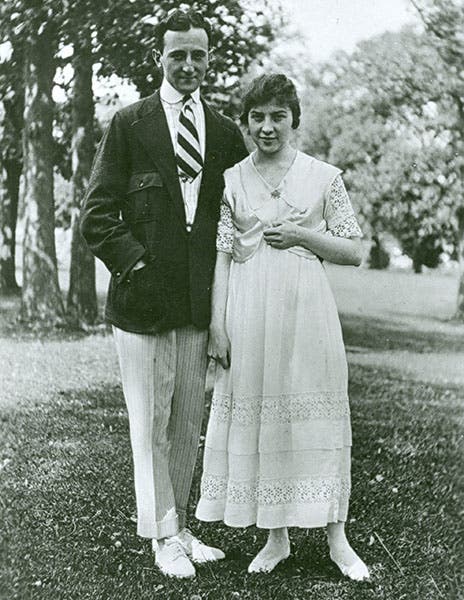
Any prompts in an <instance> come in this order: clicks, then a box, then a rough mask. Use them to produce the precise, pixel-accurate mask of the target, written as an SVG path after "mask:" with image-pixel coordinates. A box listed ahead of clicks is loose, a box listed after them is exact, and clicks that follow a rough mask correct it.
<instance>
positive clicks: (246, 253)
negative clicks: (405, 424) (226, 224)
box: [232, 239, 318, 263]
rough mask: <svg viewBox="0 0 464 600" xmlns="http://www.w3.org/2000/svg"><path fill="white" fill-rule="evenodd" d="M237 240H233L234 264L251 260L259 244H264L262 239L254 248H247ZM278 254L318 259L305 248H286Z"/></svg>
mask: <svg viewBox="0 0 464 600" xmlns="http://www.w3.org/2000/svg"><path fill="white" fill-rule="evenodd" d="M237 241H238V240H235V243H234V249H233V253H232V258H233V260H234V262H238V263H244V262H246V261H247V260H249V259H250V258H252V257H253V256H254V255H255V253H256V251H257V250H258V248H259V246H260V245H261V244H265V243H266V242H265V241H264V239H261V240H260V241H259V243H258V244H256V245H255V246H247V245H243V244H240V242H239V241H238V243H237ZM279 252H291V253H292V254H296V255H297V256H301V257H302V258H306V259H308V260H316V259H317V258H318V257H317V256H316V255H315V254H314V252H311V250H308V249H307V248H303V246H292V247H291V248H287V249H286V250H279Z"/></svg>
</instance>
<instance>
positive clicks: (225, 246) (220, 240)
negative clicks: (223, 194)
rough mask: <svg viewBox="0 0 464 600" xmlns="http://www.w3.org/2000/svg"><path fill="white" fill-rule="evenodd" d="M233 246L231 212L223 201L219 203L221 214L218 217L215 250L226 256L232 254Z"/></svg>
mask: <svg viewBox="0 0 464 600" xmlns="http://www.w3.org/2000/svg"><path fill="white" fill-rule="evenodd" d="M233 245H234V224H233V221H232V211H231V210H230V207H229V206H228V205H227V204H226V203H225V202H224V200H223V201H222V202H221V214H220V217H219V223H218V230H217V237H216V250H217V251H218V252H227V254H232V248H233Z"/></svg>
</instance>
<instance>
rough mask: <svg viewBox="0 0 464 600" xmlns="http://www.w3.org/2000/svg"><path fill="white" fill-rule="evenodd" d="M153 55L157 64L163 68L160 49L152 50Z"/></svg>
mask: <svg viewBox="0 0 464 600" xmlns="http://www.w3.org/2000/svg"><path fill="white" fill-rule="evenodd" d="M151 57H152V59H153V60H154V62H155V65H156V66H157V67H160V68H161V52H160V51H159V50H152V51H151Z"/></svg>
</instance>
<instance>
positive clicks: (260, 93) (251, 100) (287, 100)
mask: <svg viewBox="0 0 464 600" xmlns="http://www.w3.org/2000/svg"><path fill="white" fill-rule="evenodd" d="M271 101H274V102H275V103H276V104H278V105H279V106H288V108H289V109H290V110H291V112H292V128H293V129H296V128H297V127H298V125H299V124H300V116H301V108H300V101H299V99H298V94H297V92H296V88H295V86H294V84H293V82H292V81H291V80H290V79H289V78H288V77H287V76H286V75H284V74H283V73H272V74H269V75H260V76H259V77H256V78H255V79H253V81H252V82H251V83H250V85H249V86H248V89H247V90H246V92H245V94H244V96H243V98H242V106H243V108H242V114H241V115H240V121H241V122H242V123H243V125H247V124H248V113H249V112H250V110H251V109H252V108H255V107H256V106H261V105H263V104H267V103H269V102H271Z"/></svg>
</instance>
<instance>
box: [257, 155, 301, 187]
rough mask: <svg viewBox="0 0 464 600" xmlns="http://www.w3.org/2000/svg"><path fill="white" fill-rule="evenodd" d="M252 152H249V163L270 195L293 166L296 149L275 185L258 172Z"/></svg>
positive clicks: (282, 181) (280, 184) (279, 185)
mask: <svg viewBox="0 0 464 600" xmlns="http://www.w3.org/2000/svg"><path fill="white" fill-rule="evenodd" d="M253 154H254V153H252V154H250V161H251V165H252V167H253V169H254V171H255V172H256V173H257V175H258V177H259V178H260V179H261V181H262V182H263V184H264V185H265V186H266V187H267V189H268V190H269V192H270V193H271V196H272V194H273V192H275V191H276V190H278V189H279V188H280V187H281V186H282V184H283V183H284V181H285V178H286V177H287V175H288V174H289V172H290V170H291V168H292V167H293V165H294V164H295V162H296V157H297V156H298V150H295V155H294V157H293V160H292V162H291V163H290V165H289V167H288V169H287V170H286V171H285V173H284V174H283V176H282V178H281V180H280V181H279V183H278V184H277V185H276V186H272V185H271V184H270V183H269V181H267V179H266V178H265V177H264V176H263V175H262V174H261V173H260V172H259V169H258V167H257V166H256V164H255V161H254V158H253Z"/></svg>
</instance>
